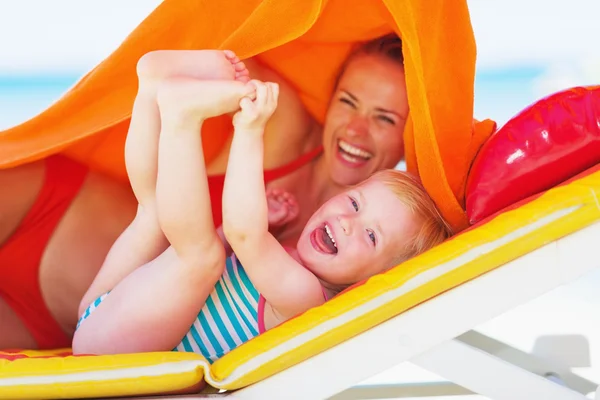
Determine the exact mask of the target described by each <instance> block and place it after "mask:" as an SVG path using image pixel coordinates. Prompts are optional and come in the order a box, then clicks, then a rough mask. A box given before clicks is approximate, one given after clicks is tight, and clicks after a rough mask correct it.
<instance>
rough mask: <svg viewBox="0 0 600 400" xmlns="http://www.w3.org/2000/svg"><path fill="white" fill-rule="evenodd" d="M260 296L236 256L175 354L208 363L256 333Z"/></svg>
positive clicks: (233, 256)
mask: <svg viewBox="0 0 600 400" xmlns="http://www.w3.org/2000/svg"><path fill="white" fill-rule="evenodd" d="M258 302H259V293H258V291H257V290H256V288H255V287H254V285H253V284H252V282H250V278H248V275H247V274H246V272H245V271H244V268H243V267H242V265H241V264H240V263H239V261H238V260H237V258H236V257H235V255H232V256H231V257H230V258H228V259H227V263H226V266H225V272H224V273H223V275H222V276H221V279H220V280H219V281H218V282H217V284H216V285H215V289H214V290H213V291H212V293H211V294H210V296H209V297H208V299H207V300H206V304H205V305H204V307H203V308H202V310H200V313H199V314H198V317H197V318H196V321H194V324H193V325H192V327H191V328H190V330H189V331H188V333H187V334H186V335H185V337H184V338H183V339H182V341H181V343H179V345H177V347H176V348H175V349H173V350H174V351H183V352H194V353H200V354H202V355H203V356H204V357H205V358H206V359H207V360H208V361H209V362H211V363H212V362H214V361H216V360H217V359H218V358H220V357H222V356H224V355H225V354H227V353H229V352H230V351H231V350H233V349H234V348H236V347H238V346H240V345H241V344H242V343H245V342H247V341H248V340H250V339H252V338H253V337H255V336H258V334H259V328H258Z"/></svg>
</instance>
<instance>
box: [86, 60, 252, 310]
mask: <svg viewBox="0 0 600 400" xmlns="http://www.w3.org/2000/svg"><path fill="white" fill-rule="evenodd" d="M186 75H187V76H192V77H194V78H197V79H230V80H234V79H235V80H237V81H238V82H247V81H248V79H249V78H248V75H249V74H248V71H247V69H246V68H245V66H244V64H243V63H242V62H240V60H239V59H238V58H237V57H236V56H235V54H234V53H233V52H230V51H217V50H199V51H181V52H180V51H157V52H152V53H148V54H147V55H145V56H144V57H142V59H140V62H139V63H138V80H139V88H138V94H137V96H136V99H135V101H134V105H133V112H132V116H131V122H130V125H129V131H128V134H127V139H126V143H125V163H126V167H127V172H128V175H129V178H130V182H131V186H132V189H133V192H134V194H135V196H136V198H137V200H138V202H139V206H138V212H137V214H136V216H135V218H134V220H133V221H132V223H131V224H130V225H129V227H128V228H127V229H126V230H125V231H124V232H123V233H122V234H121V236H120V237H119V238H118V239H117V241H116V242H115V244H114V245H113V246H112V248H111V250H110V252H109V253H108V255H107V258H106V260H105V262H104V264H103V266H102V269H101V270H100V272H99V273H98V275H97V276H96V278H95V279H94V282H93V283H92V285H91V286H90V288H89V289H88V291H87V293H86V294H85V296H84V297H83V299H82V301H81V304H80V307H79V315H81V313H82V312H83V310H85V308H86V307H87V306H88V305H89V304H90V303H91V302H92V301H93V300H94V299H95V298H96V297H98V296H99V295H100V294H102V293H105V292H106V291H108V290H110V289H111V288H113V287H114V286H115V285H116V284H117V283H118V282H119V281H121V280H122V279H123V278H124V277H125V276H127V275H128V274H129V273H130V272H131V271H133V270H134V269H135V268H137V267H139V266H140V265H143V264H145V263H147V262H149V261H150V260H152V259H154V258H156V257H157V256H158V255H159V254H161V253H162V252H163V251H164V250H165V249H166V248H167V246H168V241H167V240H166V238H165V237H164V235H163V233H162V230H161V229H160V226H159V224H158V220H157V216H156V204H155V203H156V199H155V191H156V175H157V162H158V161H157V160H158V136H159V132H160V127H161V121H160V115H159V111H158V106H157V102H156V94H157V88H158V85H159V82H160V81H161V80H162V79H164V78H168V77H172V76H186ZM240 84H241V83H240Z"/></svg>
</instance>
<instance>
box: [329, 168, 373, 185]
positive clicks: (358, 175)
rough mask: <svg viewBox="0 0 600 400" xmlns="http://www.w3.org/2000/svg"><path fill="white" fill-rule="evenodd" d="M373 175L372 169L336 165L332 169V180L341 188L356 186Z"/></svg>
mask: <svg viewBox="0 0 600 400" xmlns="http://www.w3.org/2000/svg"><path fill="white" fill-rule="evenodd" d="M370 175H371V170H370V168H369V169H367V168H348V167H344V166H343V165H336V166H334V168H332V169H331V172H330V176H331V180H332V181H334V182H335V183H337V184H338V185H341V186H348V185H356V184H358V183H361V182H362V181H364V180H365V179H367V178H368V177H369V176H370Z"/></svg>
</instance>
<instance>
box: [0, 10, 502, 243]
mask: <svg viewBox="0 0 600 400" xmlns="http://www.w3.org/2000/svg"><path fill="white" fill-rule="evenodd" d="M107 29H108V28H107ZM389 32H396V33H397V34H398V35H399V36H400V37H401V38H402V41H403V51H404V58H405V69H406V79H407V89H408V99H409V105H410V117H409V121H408V123H407V126H406V130H405V141H406V158H407V165H408V168H409V170H410V171H411V172H414V173H418V174H419V176H420V177H421V179H422V181H423V183H424V185H425V188H426V189H427V190H428V192H429V193H430V195H431V196H432V197H433V199H434V200H435V202H436V204H437V205H438V207H439V208H440V210H441V212H442V214H443V215H444V217H445V218H446V219H447V220H448V221H449V223H450V224H451V225H452V226H453V227H454V229H455V230H457V231H458V230H461V229H463V228H465V227H467V226H468V220H467V218H466V215H465V212H464V191H465V182H466V178H467V173H468V170H469V167H470V165H471V162H472V160H473V158H474V156H475V154H476V152H477V150H478V149H479V147H480V146H481V144H482V143H483V141H485V139H486V138H487V137H488V136H489V135H490V133H491V132H492V131H493V130H494V129H495V124H494V123H493V122H492V121H484V122H477V121H474V120H473V86H474V77H475V53H476V50H475V41H474V36H473V31H472V27H471V22H470V19H469V11H468V7H467V4H466V1H464V0H438V1H436V2H435V3H431V2H425V1H422V0H353V1H352V3H351V6H350V5H349V3H348V2H347V1H345V0H329V1H327V0H321V1H319V0H287V1H277V0H228V1H220V0H165V1H163V2H162V3H161V4H160V5H159V6H158V7H157V8H156V9H155V10H154V11H153V12H152V14H150V15H149V16H148V17H147V18H146V19H145V20H144V21H143V22H142V23H141V24H140V25H139V26H138V27H137V28H136V29H135V30H134V31H133V32H132V33H131V34H130V35H129V36H128V37H127V38H126V39H125V41H124V42H123V43H122V44H121V46H120V47H119V48H117V49H116V50H115V51H114V52H113V53H112V54H111V55H110V56H108V57H107V58H106V59H105V60H104V61H102V62H101V63H100V64H99V65H98V66H96V67H95V68H94V69H93V70H92V71H90V72H89V73H88V74H87V75H85V77H83V78H82V79H81V80H80V81H79V82H78V83H77V84H76V85H75V86H74V87H73V88H72V89H70V90H69V91H68V92H67V93H66V94H65V95H64V96H63V97H62V98H61V99H60V100H58V101H57V102H56V103H54V104H53V105H52V106H50V107H49V108H48V109H46V110H45V111H44V112H42V113H41V114H39V115H37V116H36V117H34V118H32V119H30V120H29V121H26V122H25V123H23V124H21V125H19V126H16V127H14V128H11V129H8V130H6V131H3V132H0V168H7V167H10V166H15V165H19V164H22V163H25V162H28V161H33V160H37V159H41V158H44V157H46V156H48V155H50V154H54V153H58V152H62V153H65V154H67V155H68V156H70V157H72V158H74V159H76V160H79V161H81V162H84V163H85V164H87V165H89V166H90V167H91V168H94V169H97V170H101V171H103V172H105V173H108V174H111V175H113V176H115V177H118V178H120V179H126V174H125V165H124V159H123V146H124V142H125V135H126V132H127V127H128V124H129V118H130V115H131V109H132V104H133V100H134V98H135V95H136V90H137V79H136V73H135V67H136V63H137V60H138V59H139V58H140V57H141V56H142V55H143V54H145V53H146V52H148V51H151V50H157V49H208V48H211V49H231V50H233V51H235V52H236V53H237V54H238V55H239V57H240V58H242V59H244V58H247V57H252V56H257V57H258V58H259V59H260V60H261V61H262V62H263V63H265V64H267V65H268V66H269V67H271V68H272V69H274V70H276V71H277V72H278V73H280V74H281V75H283V76H284V77H285V78H286V79H288V80H289V81H290V82H291V83H292V84H293V86H294V87H295V88H296V89H297V90H298V92H299V94H300V97H301V99H302V101H303V102H304V104H305V105H306V107H307V109H308V110H309V112H310V113H311V114H312V115H314V116H315V117H316V118H317V119H318V120H319V121H323V119H324V115H325V110H326V106H327V102H328V99H329V95H330V93H331V89H332V86H333V85H332V83H333V76H334V75H335V73H334V71H336V70H337V69H338V67H339V66H340V64H341V63H342V61H343V60H344V58H345V57H346V55H347V53H348V51H349V49H350V47H351V45H352V44H353V43H354V42H357V41H364V40H369V39H372V38H375V37H378V36H381V35H384V34H386V33H389ZM228 126H230V125H229V121H227V120H226V119H220V118H216V119H213V120H210V121H209V124H208V125H207V126H206V128H205V129H209V130H211V134H210V135H203V140H204V146H205V153H206V158H207V160H208V161H210V160H211V159H212V158H213V157H214V156H215V155H216V154H217V153H218V151H219V149H220V148H221V147H222V146H223V143H224V141H225V140H226V136H227V134H228V133H229V132H228V129H227V127H228Z"/></svg>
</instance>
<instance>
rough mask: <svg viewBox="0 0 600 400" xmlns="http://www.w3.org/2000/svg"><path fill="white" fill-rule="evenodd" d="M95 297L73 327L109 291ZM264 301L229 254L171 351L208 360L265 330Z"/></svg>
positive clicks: (220, 355) (88, 313)
mask: <svg viewBox="0 0 600 400" xmlns="http://www.w3.org/2000/svg"><path fill="white" fill-rule="evenodd" d="M109 293H110V292H108V293H105V294H103V295H102V296H100V297H99V298H98V299H96V300H95V301H94V302H93V303H92V304H91V305H90V306H89V307H88V308H87V309H86V310H85V312H84V313H83V315H82V316H81V318H80V319H79V322H78V323H77V327H79V325H80V324H81V323H82V322H83V321H84V320H85V319H86V318H87V317H88V316H89V315H90V313H92V312H93V311H94V310H95V309H96V307H98V306H99V305H100V303H102V301H103V300H104V299H105V298H106V296H107V295H108V294H109ZM264 308H265V300H264V297H262V296H261V295H260V294H259V293H258V291H257V290H256V288H255V287H254V285H253V284H252V282H250V279H249V278H248V275H247V274H246V272H245V271H244V268H243V267H242V265H241V264H240V262H239V261H238V259H237V258H236V257H235V255H232V256H231V257H229V258H228V259H227V262H226V266H225V271H224V273H223V275H222V276H221V279H219V281H218V282H217V283H216V285H215V288H214V290H213V291H212V293H211V294H210V296H209V297H208V299H207V300H206V303H205V305H204V307H202V310H200V312H199V313H198V316H197V317H196V320H195V321H194V323H193V324H192V326H191V327H190V330H189V331H188V333H187V334H186V335H185V336H184V337H183V339H182V340H181V342H180V343H179V344H178V345H177V346H176V347H175V348H174V349H173V351H183V352H194V353H199V354H202V355H203V356H204V357H205V358H206V359H207V360H208V361H209V362H210V363H213V362H214V361H216V360H217V359H219V358H220V357H223V356H224V355H225V354H227V353H228V352H230V351H231V350H233V349H235V348H236V347H238V346H240V345H241V344H242V343H244V342H247V341H248V340H250V339H252V338H253V337H255V336H258V335H259V334H260V333H263V332H264V331H265V328H264V326H265V325H264V315H263V311H264Z"/></svg>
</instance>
